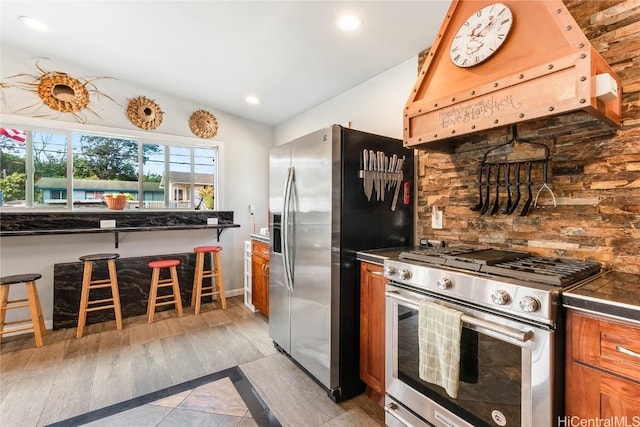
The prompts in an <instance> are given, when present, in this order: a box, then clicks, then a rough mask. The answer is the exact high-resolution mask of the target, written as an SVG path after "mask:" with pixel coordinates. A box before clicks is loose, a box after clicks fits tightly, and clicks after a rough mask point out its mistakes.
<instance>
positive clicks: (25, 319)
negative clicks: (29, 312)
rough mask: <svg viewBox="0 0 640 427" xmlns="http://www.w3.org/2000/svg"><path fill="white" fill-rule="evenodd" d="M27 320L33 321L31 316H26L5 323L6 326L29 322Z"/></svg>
mask: <svg viewBox="0 0 640 427" xmlns="http://www.w3.org/2000/svg"><path fill="white" fill-rule="evenodd" d="M27 322H29V323H31V318H30V317H27V318H24V319H17V320H11V321H9V322H4V324H5V326H6V325H17V324H19V323H27Z"/></svg>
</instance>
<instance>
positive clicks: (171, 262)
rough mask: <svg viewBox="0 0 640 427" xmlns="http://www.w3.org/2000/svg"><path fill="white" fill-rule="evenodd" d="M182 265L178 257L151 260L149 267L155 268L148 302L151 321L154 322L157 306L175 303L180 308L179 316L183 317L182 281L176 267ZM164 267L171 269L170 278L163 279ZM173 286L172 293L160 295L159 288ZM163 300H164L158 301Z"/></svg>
mask: <svg viewBox="0 0 640 427" xmlns="http://www.w3.org/2000/svg"><path fill="white" fill-rule="evenodd" d="M178 265H180V261H179V260H177V259H167V260H161V261H151V262H150V263H149V267H151V268H152V269H153V270H152V272H151V289H150V290H149V303H148V304H147V317H148V321H149V323H153V318H154V316H155V313H156V307H160V306H163V305H168V304H175V307H176V309H177V310H178V317H182V315H183V312H182V298H180V282H178V271H177V270H176V267H177V266H178ZM163 268H168V269H169V274H170V276H171V277H170V278H167V279H161V278H160V270H161V269H163ZM169 286H171V289H172V291H171V293H170V294H166V295H160V296H158V288H163V287H169ZM158 300H162V302H158Z"/></svg>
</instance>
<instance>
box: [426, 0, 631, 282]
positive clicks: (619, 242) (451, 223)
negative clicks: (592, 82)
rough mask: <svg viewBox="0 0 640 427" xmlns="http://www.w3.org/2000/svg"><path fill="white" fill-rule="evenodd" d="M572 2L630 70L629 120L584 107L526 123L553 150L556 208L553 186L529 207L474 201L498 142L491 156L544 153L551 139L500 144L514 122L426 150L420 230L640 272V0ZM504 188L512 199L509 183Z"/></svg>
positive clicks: (586, 27) (585, 26)
mask: <svg viewBox="0 0 640 427" xmlns="http://www.w3.org/2000/svg"><path fill="white" fill-rule="evenodd" d="M565 5H566V6H567V8H568V9H569V11H570V12H571V13H572V15H573V17H574V18H575V20H576V22H577V23H578V24H579V25H580V27H581V28H582V31H583V32H584V33H585V34H586V36H587V38H589V40H590V41H591V43H592V45H593V46H594V48H595V49H596V50H598V51H599V52H600V54H601V55H602V56H603V57H604V58H605V60H606V61H607V62H608V63H609V64H610V65H611V66H612V67H613V69H614V70H615V71H616V73H617V74H618V75H619V76H620V78H621V79H622V121H623V125H622V127H621V128H620V129H618V130H615V131H613V132H607V133H603V132H602V131H601V130H599V129H596V128H595V127H594V131H593V132H590V130H589V126H590V123H589V121H588V120H585V116H584V115H583V114H580V113H577V114H569V115H565V116H559V117H551V118H547V119H544V120H537V121H533V122H526V123H522V124H519V125H518V126H517V132H518V137H519V138H521V139H535V142H538V143H543V144H545V145H546V146H547V147H548V149H549V168H548V182H549V186H550V187H551V189H552V190H553V193H554V195H555V197H556V202H557V206H555V207H554V206H553V201H552V199H551V197H550V195H549V193H547V192H541V193H540V197H539V200H538V207H535V208H532V209H531V210H530V211H529V213H528V214H527V215H526V216H519V215H518V212H519V211H516V212H515V213H514V214H511V215H507V214H503V213H497V214H496V215H488V214H485V215H482V214H481V213H479V212H477V211H472V210H471V209H469V208H470V206H473V205H474V204H476V203H477V202H478V180H477V172H478V163H479V162H480V161H481V160H482V157H483V155H484V153H486V152H487V151H489V150H491V149H493V148H496V149H495V150H494V151H492V152H491V154H490V157H489V159H488V160H489V161H492V162H496V163H497V162H515V161H518V162H519V161H524V160H527V159H539V158H540V157H541V156H544V154H545V153H544V149H543V148H541V147H540V146H537V145H532V144H527V143H523V142H518V143H515V144H509V145H506V146H504V147H499V146H500V145H501V144H504V142H505V141H508V140H509V139H510V137H511V132H512V129H511V128H510V127H508V128H506V127H505V128H498V129H494V130H491V131H488V132H484V133H482V134H477V135H473V136H472V137H470V138H469V140H468V141H465V142H463V143H461V144H459V145H458V146H456V148H455V151H454V152H453V153H451V154H445V153H437V152H429V151H423V150H420V151H419V152H418V154H419V155H418V172H417V176H418V210H417V215H418V227H417V235H418V236H427V237H429V238H431V239H439V240H444V241H446V242H449V243H451V244H473V245H486V246H493V247H504V248H513V249H520V250H526V251H529V252H531V253H534V254H537V255H544V256H564V257H571V258H579V259H589V260H595V261H598V262H601V263H603V264H604V265H605V267H606V268H609V269H612V270H618V271H625V272H633V273H640V3H638V1H637V0H627V1H590V0H567V1H565ZM423 57H424V55H421V56H420V58H423ZM420 58H419V59H420ZM419 65H420V64H419ZM498 147H499V148H498ZM541 165H542V164H541V163H538V164H534V165H533V167H532V181H533V183H534V185H533V194H534V196H535V194H536V193H537V191H538V189H539V188H540V186H541V185H542V182H543V179H542V167H541ZM512 176H513V175H512ZM522 177H523V179H524V175H522ZM522 189H523V190H524V191H525V192H526V187H525V186H523V187H522ZM500 191H501V194H502V197H503V198H505V193H504V188H501V189H500ZM523 197H526V194H525V195H523ZM492 201H493V192H492ZM433 206H437V207H438V208H440V209H442V210H443V214H444V226H443V228H442V229H433V228H432V227H431V209H432V207H433ZM520 206H522V202H521V204H520Z"/></svg>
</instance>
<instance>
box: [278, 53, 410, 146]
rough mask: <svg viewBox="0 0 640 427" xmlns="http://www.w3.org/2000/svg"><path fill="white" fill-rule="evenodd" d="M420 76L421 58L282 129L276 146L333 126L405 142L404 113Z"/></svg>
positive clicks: (295, 120) (398, 66)
mask: <svg viewBox="0 0 640 427" xmlns="http://www.w3.org/2000/svg"><path fill="white" fill-rule="evenodd" d="M417 75H418V59H417V56H415V57H413V58H410V59H408V60H406V61H404V62H403V63H401V64H399V65H397V66H395V67H393V68H391V69H389V70H388V71H386V72H384V73H382V74H379V75H378V76H376V77H374V78H372V79H370V80H368V81H366V82H364V83H362V84H360V85H358V86H356V87H354V88H353V89H350V90H348V91H347V92H344V93H342V94H340V95H338V96H336V97H335V98H332V99H330V100H328V101H327V102H324V103H323V104H320V105H318V106H317V107H314V108H312V109H311V110H308V111H306V112H305V113H303V114H300V115H299V116H297V117H295V118H293V119H291V120H288V121H287V122H285V123H282V124H280V125H278V126H277V127H276V129H275V145H280V144H284V143H286V142H288V141H291V140H292V139H295V138H298V137H300V136H304V135H306V134H308V133H311V132H313V131H316V130H318V129H321V128H323V127H325V126H329V125H332V124H342V125H345V124H346V123H347V122H350V123H351V127H352V128H353V129H357V130H362V131H365V132H369V133H374V134H379V135H384V136H388V137H392V138H398V139H402V112H403V110H404V106H405V104H406V102H407V100H408V99H409V94H410V93H411V90H412V89H413V85H414V84H415V82H416V79H417Z"/></svg>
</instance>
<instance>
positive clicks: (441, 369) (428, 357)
mask: <svg viewBox="0 0 640 427" xmlns="http://www.w3.org/2000/svg"><path fill="white" fill-rule="evenodd" d="M418 320H419V326H418V343H419V349H420V372H419V375H420V379H422V380H423V381H426V382H429V383H432V384H436V385H439V386H441V387H443V388H444V389H445V390H446V391H447V394H448V395H449V396H451V397H452V398H454V399H455V398H456V397H457V396H458V387H459V386H460V338H461V335H462V312H460V311H457V310H453V309H451V308H447V307H444V306H441V305H440V304H436V303H434V302H428V301H423V302H422V303H421V304H420V307H419V311H418Z"/></svg>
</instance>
